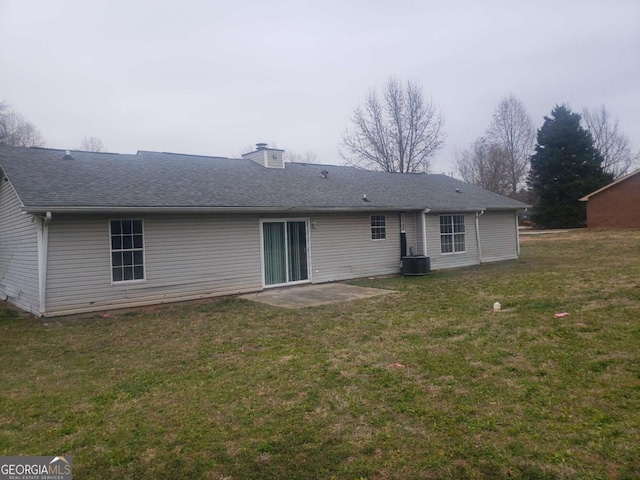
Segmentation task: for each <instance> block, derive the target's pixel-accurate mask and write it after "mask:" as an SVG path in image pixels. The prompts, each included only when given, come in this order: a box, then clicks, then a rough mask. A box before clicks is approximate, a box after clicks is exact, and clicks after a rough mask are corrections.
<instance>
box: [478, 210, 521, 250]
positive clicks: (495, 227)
mask: <svg viewBox="0 0 640 480" xmlns="http://www.w3.org/2000/svg"><path fill="white" fill-rule="evenodd" d="M478 220H479V223H480V245H481V251H482V261H483V262H496V261H499V260H512V259H515V258H518V243H517V238H516V236H517V235H518V230H517V227H516V225H517V224H516V216H515V213H514V212H485V214H484V215H482V216H481V217H480V218H479V219H478Z"/></svg>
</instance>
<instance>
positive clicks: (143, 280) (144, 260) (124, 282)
mask: <svg viewBox="0 0 640 480" xmlns="http://www.w3.org/2000/svg"><path fill="white" fill-rule="evenodd" d="M123 220H130V221H135V220H140V222H142V267H143V268H144V278H139V279H137V280H119V281H114V280H113V255H112V254H113V248H111V222H115V221H123ZM107 221H108V223H109V238H108V241H109V277H110V278H111V285H113V286H116V287H117V286H119V285H132V284H136V283H146V281H147V255H146V254H147V246H146V244H145V233H144V218H110V219H109V220H107Z"/></svg>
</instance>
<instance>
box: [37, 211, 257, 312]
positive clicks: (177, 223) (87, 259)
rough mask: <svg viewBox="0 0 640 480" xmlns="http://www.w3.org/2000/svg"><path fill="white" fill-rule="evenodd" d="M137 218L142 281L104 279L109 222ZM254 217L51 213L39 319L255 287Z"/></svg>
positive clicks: (107, 265) (107, 270) (108, 271)
mask: <svg viewBox="0 0 640 480" xmlns="http://www.w3.org/2000/svg"><path fill="white" fill-rule="evenodd" d="M110 218H111V219H115V218H123V219H125V218H126V219H134V218H142V219H143V222H144V223H143V229H144V259H145V280H144V281H140V282H138V281H136V282H116V283H113V284H112V282H111V264H110V254H111V250H110V243H109V219H110ZM259 252H260V234H259V223H258V219H257V218H256V217H254V216H237V217H231V216H226V217H221V216H207V215H200V216H196V215H193V216H188V215H182V216H178V215H176V216H136V215H131V216H126V217H125V216H118V217H107V216H104V217H94V216H75V217H71V216H69V217H54V219H53V220H52V222H51V224H50V226H49V271H48V288H47V316H54V315H61V314H66V313H72V312H76V311H77V312H79V311H92V310H100V309H106V308H116V307H125V306H137V305H145V304H153V303H162V302H170V301H177V300H187V299H192V298H203V297H208V296H216V295H226V294H232V293H239V292H248V291H256V290H261V289H262V280H261V273H260V272H261V269H260V253H259Z"/></svg>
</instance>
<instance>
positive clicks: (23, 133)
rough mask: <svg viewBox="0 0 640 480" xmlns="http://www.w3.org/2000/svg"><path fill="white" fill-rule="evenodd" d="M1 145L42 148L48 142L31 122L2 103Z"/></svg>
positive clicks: (0, 114)
mask: <svg viewBox="0 0 640 480" xmlns="http://www.w3.org/2000/svg"><path fill="white" fill-rule="evenodd" d="M0 143H4V144H6V145H13V146H14V147H42V146H43V145H44V144H45V143H46V142H45V139H44V138H43V137H42V135H41V134H40V132H39V131H38V129H37V128H36V127H35V126H34V125H33V124H32V123H31V122H28V121H27V120H25V118H24V117H23V116H22V115H21V114H20V113H18V112H16V111H15V110H13V109H12V108H11V107H10V106H9V105H8V104H6V103H2V102H0Z"/></svg>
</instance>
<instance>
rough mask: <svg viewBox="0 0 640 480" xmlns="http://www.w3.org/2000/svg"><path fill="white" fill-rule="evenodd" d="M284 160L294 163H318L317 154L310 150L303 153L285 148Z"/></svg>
mask: <svg viewBox="0 0 640 480" xmlns="http://www.w3.org/2000/svg"><path fill="white" fill-rule="evenodd" d="M284 161H285V162H295V163H318V155H316V154H315V152H312V151H311V150H309V151H307V152H305V153H295V152H289V151H287V150H285V151H284Z"/></svg>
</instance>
